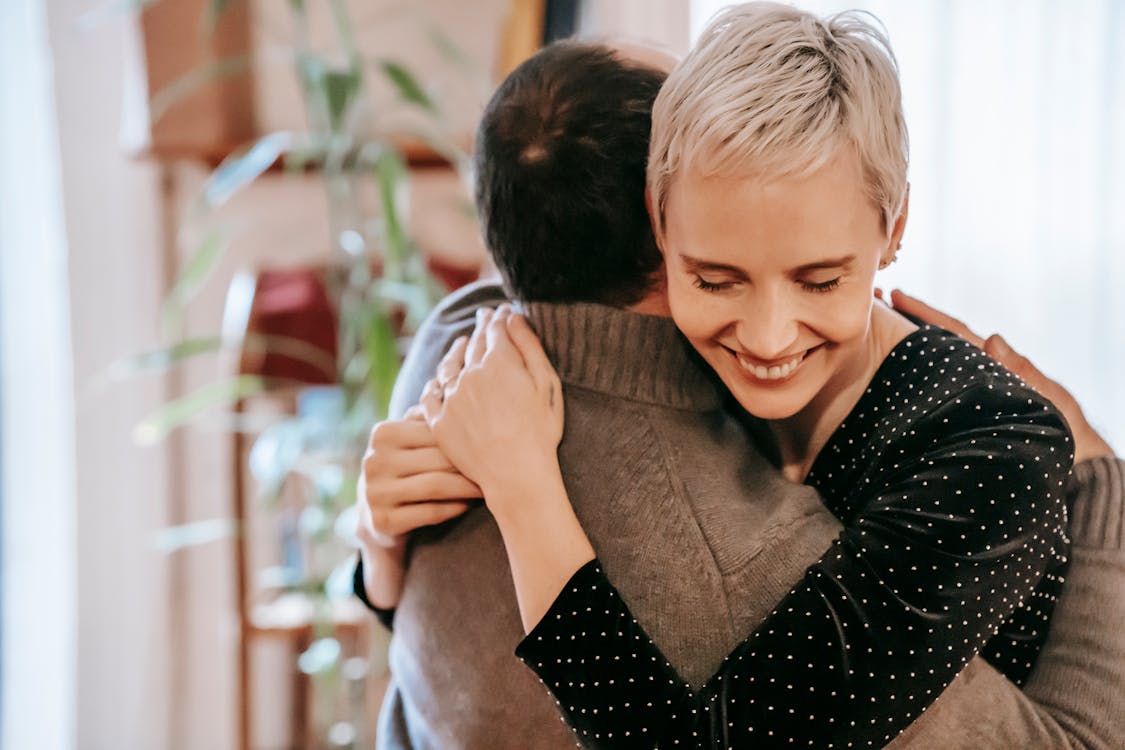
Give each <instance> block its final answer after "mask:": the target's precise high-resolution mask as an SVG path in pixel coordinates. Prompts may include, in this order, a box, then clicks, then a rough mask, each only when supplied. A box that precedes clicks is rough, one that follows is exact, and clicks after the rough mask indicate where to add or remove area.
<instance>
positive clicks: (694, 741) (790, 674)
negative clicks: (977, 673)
mask: <svg viewBox="0 0 1125 750" xmlns="http://www.w3.org/2000/svg"><path fill="white" fill-rule="evenodd" d="M1071 462H1072V454H1071V441H1070V436H1069V434H1068V433H1067V430H1066V427H1065V424H1064V423H1063V421H1062V419H1061V417H1060V416H1059V415H1058V413H1057V412H1056V411H1054V409H1053V408H1051V407H1050V406H1049V405H1048V404H1047V403H1046V402H1045V401H1044V400H1042V399H1041V398H1039V397H1038V396H1036V395H1035V394H1034V393H1033V392H1032V391H1030V390H1027V389H1026V388H1022V387H1016V388H1007V389H1000V391H998V390H996V389H994V388H993V387H991V385H987V384H982V385H979V386H974V387H972V388H970V389H968V390H966V391H965V392H963V393H962V394H960V395H958V396H955V397H951V398H950V399H949V400H948V401H946V402H944V403H941V404H939V405H937V406H936V407H934V408H933V409H932V411H930V412H929V413H927V414H926V415H925V416H923V417H922V418H920V419H918V420H917V421H915V422H913V423H912V424H911V425H910V428H909V429H905V428H904V429H903V430H902V431H901V434H900V435H899V436H898V437H897V438H896V439H895V440H894V441H893V442H891V443H889V444H888V445H886V446H885V448H884V449H883V450H881V451H880V452H879V457H878V458H877V459H875V460H874V461H873V462H872V464H873V465H872V468H871V470H869V471H867V472H866V473H865V474H864V476H863V479H862V481H861V482H860V483H859V484H858V486H856V487H854V488H852V489H851V490H850V491H851V492H852V493H853V494H854V496H855V498H854V499H855V503H854V504H852V507H854V508H857V511H856V513H855V515H854V516H853V517H851V518H848V519H845V521H846V524H845V528H844V530H843V531H842V532H841V534H840V536H839V537H838V538H837V539H836V541H835V542H834V543H833V544H832V546H831V547H830V548H829V549H828V551H827V552H826V553H825V554H824V556H823V557H821V559H820V560H818V561H817V562H816V563H815V564H814V565H812V566H811V567H810V568H809V569H808V570H807V571H806V573H805V575H804V576H803V578H802V580H801V581H800V582H799V583H798V585H797V586H796V587H795V588H794V589H793V590H792V591H791V592H790V593H789V594H788V595H787V596H786V597H785V598H784V599H783V600H782V601H781V602H780V604H779V605H778V606H777V607H776V609H774V610H773V612H772V613H771V614H770V615H769V616H768V617H767V618H766V619H765V620H764V621H763V622H762V623H761V624H760V625H759V627H758V628H757V629H756V630H754V632H753V633H751V634H750V635H749V637H748V638H747V639H746V640H745V641H744V642H743V643H742V644H740V645H739V646H738V647H737V648H736V649H735V650H734V651H733V652H732V653H731V654H730V655H729V656H728V657H727V658H726V660H725V661H724V663H723V665H722V667H721V668H720V670H719V672H718V673H716V674H715V675H714V676H713V677H712V678H711V679H710V680H709V681H708V682H707V683H706V684H705V685H704V686H703V687H702V688H701V689H700V690H698V691H694V690H692V689H691V688H690V686H688V685H687V684H686V683H685V682H684V681H683V680H682V679H681V678H680V677H679V676H678V675H677V674H676V673H675V671H674V670H673V669H672V668H671V666H670V665H669V664H668V662H667V660H666V659H665V658H664V657H663V655H662V654H661V653H660V651H659V650H658V649H657V648H656V647H655V646H654V645H653V643H652V641H651V639H649V637H648V636H647V635H646V634H645V632H644V631H643V630H642V628H641V627H640V626H639V625H638V624H637V622H636V620H635V619H634V618H633V616H632V615H631V614H630V612H629V608H628V606H627V605H626V603H625V602H624V601H622V599H621V597H620V596H619V594H618V593H617V591H616V590H615V589H614V587H613V586H612V585H611V584H610V583H609V581H608V580H607V579H606V578H605V575H604V573H603V571H602V569H601V567H600V565H599V564H598V562H597V561H596V560H595V561H593V562H591V563H590V564H588V565H586V566H584V567H583V568H582V569H580V570H579V571H578V572H577V573H576V574H575V575H574V576H573V578H572V579H571V581H570V582H569V583H568V585H567V586H566V587H564V589H563V590H562V592H561V593H560V595H559V596H558V598H557V600H556V601H555V602H554V604H553V606H552V607H551V609H550V610H549V611H548V613H547V614H546V615H545V616H544V617H543V619H542V620H541V621H540V622H539V624H538V625H537V626H536V627H535V628H534V630H533V631H532V632H531V633H530V634H529V635H528V636H527V637H526V639H525V640H524V641H523V642H522V643H521V644H520V646H519V648H518V649H517V655H518V656H519V657H520V658H521V659H523V661H524V662H525V663H526V664H527V665H528V666H529V667H530V668H531V669H532V670H533V671H534V672H536V674H538V676H539V677H540V679H541V680H542V681H543V682H544V684H545V685H546V686H547V688H548V689H549V690H550V691H551V692H552V693H553V694H554V695H555V698H556V700H557V701H558V703H559V707H560V710H561V711H562V712H563V715H564V716H565V718H566V719H567V721H568V722H569V723H570V724H571V725H572V726H573V727H574V728H575V729H576V730H577V732H578V734H579V736H580V737H581V738H582V740H583V741H584V742H585V743H586V744H587V746H590V747H613V748H625V747H653V746H654V745H656V746H659V747H722V748H727V747H756V748H772V747H785V748H793V747H801V748H810V747H811V748H818V750H819V749H822V748H877V747H883V746H884V745H886V744H887V743H888V742H889V741H890V740H891V739H893V738H894V736H895V735H897V734H898V733H899V732H900V731H901V730H902V729H904V728H905V727H906V726H907V725H908V724H910V723H911V722H912V721H913V720H914V719H915V718H917V717H918V715H919V714H920V713H921V712H922V711H923V710H925V709H926V707H927V706H929V705H930V704H931V703H932V702H933V701H934V699H936V698H937V696H938V695H939V694H940V693H941V692H942V690H944V689H945V687H946V686H947V685H948V684H949V682H950V681H951V680H952V679H953V677H954V676H956V674H957V673H958V672H960V670H961V669H962V667H963V666H964V665H965V664H966V663H967V662H968V660H969V659H970V658H972V657H973V655H975V654H976V653H977V652H978V651H979V650H980V649H981V647H982V646H983V645H984V644H985V642H986V641H988V640H989V638H990V637H991V636H992V635H993V634H994V633H996V632H997V630H998V628H999V627H1000V625H1001V623H1002V622H1003V621H1004V620H1005V619H1006V618H1008V617H1009V616H1010V615H1011V614H1012V613H1013V611H1014V610H1015V609H1016V608H1017V607H1019V606H1020V605H1021V604H1022V603H1023V602H1024V600H1025V599H1026V598H1027V597H1028V596H1029V594H1030V593H1031V592H1032V590H1033V589H1034V588H1035V586H1036V584H1037V583H1038V581H1039V580H1040V578H1041V577H1042V576H1043V574H1044V572H1045V570H1046V568H1047V566H1048V564H1049V563H1050V561H1051V559H1052V553H1053V550H1054V549H1055V547H1056V545H1057V544H1058V542H1059V540H1060V535H1062V534H1064V533H1065V531H1064V528H1065V522H1066V511H1065V501H1064V493H1065V486H1066V480H1067V476H1068V473H1069V471H1070V465H1071Z"/></svg>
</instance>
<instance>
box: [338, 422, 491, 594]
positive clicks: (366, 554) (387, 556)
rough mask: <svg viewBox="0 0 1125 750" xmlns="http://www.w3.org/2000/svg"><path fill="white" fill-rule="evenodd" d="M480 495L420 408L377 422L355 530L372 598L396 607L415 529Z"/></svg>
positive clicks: (458, 512)
mask: <svg viewBox="0 0 1125 750" xmlns="http://www.w3.org/2000/svg"><path fill="white" fill-rule="evenodd" d="M480 495H481V493H480V489H479V488H478V487H477V486H476V485H475V484H473V483H472V482H470V481H469V480H468V479H466V478H465V477H463V476H462V475H461V474H460V473H459V472H458V471H457V470H456V469H454V468H453V466H452V464H450V463H449V461H448V460H447V459H446V458H445V455H444V454H443V453H442V452H441V450H440V449H439V448H438V446H437V441H436V440H435V439H434V436H433V433H432V432H431V431H430V428H429V425H427V424H426V421H425V419H423V418H422V414H421V411H420V410H418V408H417V407H414V408H413V409H411V410H410V411H408V412H407V413H406V416H405V417H404V418H403V419H400V420H387V421H385V422H380V423H379V424H377V425H375V427H374V428H373V429H372V430H371V439H370V441H369V443H368V446H367V452H366V453H365V454H364V457H363V469H362V471H361V472H360V477H359V483H358V486H357V491H356V503H357V505H358V506H359V507H358V510H359V525H358V529H357V531H356V535H357V536H358V538H359V541H360V545H361V554H362V555H363V564H364V571H363V572H364V585H365V587H366V589H367V597H368V599H369V600H370V601H371V603H372V604H374V605H375V606H377V607H380V608H383V609H390V608H392V607H395V606H397V604H398V600H399V597H400V596H401V594H402V577H403V574H404V571H405V555H406V541H407V539H408V537H409V535H410V532H412V531H414V530H415V529H417V528H420V527H422V526H432V525H434V524H438V523H442V522H444V521H448V520H449V519H451V518H454V517H456V516H459V515H461V514H462V513H464V512H465V511H466V510H468V509H469V508H470V507H471V506H472V505H473V502H472V501H473V499H474V498H479V497H480Z"/></svg>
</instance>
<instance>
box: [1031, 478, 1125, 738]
mask: <svg viewBox="0 0 1125 750" xmlns="http://www.w3.org/2000/svg"><path fill="white" fill-rule="evenodd" d="M1071 501H1072V512H1073V517H1072V519H1071V523H1070V529H1071V537H1072V540H1071V541H1072V544H1073V548H1072V556H1071V566H1070V572H1069V574H1068V576H1067V583H1066V587H1065V588H1064V590H1063V596H1062V599H1061V601H1060V603H1059V606H1058V608H1057V609H1056V612H1055V617H1054V620H1053V622H1052V624H1051V634H1050V637H1049V638H1048V640H1047V643H1046V645H1045V646H1044V648H1043V651H1042V653H1041V654H1040V657H1039V662H1038V665H1037V667H1036V670H1035V672H1034V673H1033V675H1032V677H1031V680H1030V681H1029V682H1028V683H1027V685H1026V687H1025V692H1026V694H1027V696H1028V697H1029V698H1031V699H1033V700H1035V701H1037V702H1038V703H1039V704H1040V705H1041V706H1043V707H1044V708H1045V709H1047V710H1048V711H1050V712H1051V714H1052V716H1054V717H1055V718H1056V719H1057V720H1058V721H1059V723H1060V724H1061V725H1062V726H1063V727H1064V728H1065V729H1066V731H1067V732H1068V734H1070V735H1071V736H1073V737H1074V738H1075V739H1076V746H1078V747H1090V748H1112V747H1120V746H1121V744H1122V742H1125V628H1123V627H1122V625H1123V623H1125V462H1123V461H1122V460H1120V459H1116V458H1112V457H1105V458H1097V459H1094V460H1090V461H1084V462H1082V463H1081V464H1078V465H1076V466H1075V469H1074V477H1073V484H1072V496H1071ZM1079 742H1080V743H1081V744H1078V743H1079Z"/></svg>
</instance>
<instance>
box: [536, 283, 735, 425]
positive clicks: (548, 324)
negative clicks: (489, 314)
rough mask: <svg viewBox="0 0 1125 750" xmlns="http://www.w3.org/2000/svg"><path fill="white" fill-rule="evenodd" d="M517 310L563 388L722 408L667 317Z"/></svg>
mask: <svg viewBox="0 0 1125 750" xmlns="http://www.w3.org/2000/svg"><path fill="white" fill-rule="evenodd" d="M521 307H522V308H523V309H524V311H525V312H526V313H527V316H528V320H530V322H531V325H532V327H533V328H534V329H535V331H536V333H538V334H539V338H540V340H541V341H542V342H543V349H544V351H546V352H547V356H548V357H549V358H550V360H551V362H552V363H553V364H554V365H555V369H556V370H557V371H558V373H559V378H560V379H561V380H562V382H563V383H565V384H567V385H570V386H578V387H581V388H586V389H589V390H592V391H597V392H599V393H604V394H606V395H608V396H614V397H616V398H623V399H628V400H631V401H640V402H643V403H649V404H655V405H658V406H666V407H671V408H675V409H689V410H698V411H703V410H708V409H716V408H718V407H719V406H720V404H721V395H720V391H719V385H718V379H717V378H716V377H715V376H714V374H713V373H712V372H711V370H710V368H708V367H707V366H706V364H705V363H704V362H703V360H702V359H701V358H700V357H699V355H698V354H696V352H695V350H693V349H692V348H691V345H690V344H688V342H687V340H685V339H684V337H683V336H682V335H681V334H680V332H679V331H678V330H677V329H676V326H675V324H674V323H673V322H672V319H671V318H665V317H659V316H654V315H641V314H639V313H633V312H628V311H626V310H620V309H618V308H614V307H607V306H605V305H597V304H590V303H574V304H554V303H544V302H532V303H524V304H522V305H521Z"/></svg>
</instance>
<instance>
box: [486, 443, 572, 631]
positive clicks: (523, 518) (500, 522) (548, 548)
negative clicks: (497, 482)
mask: <svg viewBox="0 0 1125 750" xmlns="http://www.w3.org/2000/svg"><path fill="white" fill-rule="evenodd" d="M485 502H487V503H489V505H490V507H491V506H492V505H493V504H494V503H495V505H496V506H497V507H502V508H505V509H506V510H505V511H504V512H502V513H500V514H498V515H496V516H495V517H496V523H497V526H499V528H500V534H501V536H502V537H503V539H504V547H505V549H506V550H507V553H508V564H509V566H510V567H511V569H512V582H513V584H514V585H515V589H516V598H517V601H518V602H519V608H520V618H521V619H522V621H523V628H524V632H530V631H531V630H532V628H534V627H535V625H536V624H538V622H539V621H540V620H541V619H542V618H543V615H544V614H545V613H546V612H547V610H548V609H549V608H550V607H551V604H552V603H553V602H554V601H555V599H557V598H558V596H559V592H560V591H562V588H563V586H564V585H566V582H567V581H568V580H570V578H571V576H573V575H574V573H575V571H577V570H578V569H579V568H581V567H582V566H583V565H585V564H586V563H588V562H589V561H590V560H593V559H594V548H593V547H592V546H591V545H590V540H589V539H588V538H587V536H586V532H585V531H584V530H583V529H582V526H581V525H580V524H579V522H578V518H577V516H575V515H574V509H573V507H572V506H571V504H570V500H569V498H568V497H567V495H566V487H565V486H564V485H563V481H562V476H561V474H560V473H559V472H558V468H557V464H555V465H554V466H553V467H551V466H549V467H547V468H545V469H544V470H543V471H541V472H538V473H530V472H528V473H524V474H523V476H522V477H521V481H520V482H518V483H517V484H508V485H507V486H503V487H499V488H497V489H495V490H489V489H486V490H485Z"/></svg>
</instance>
